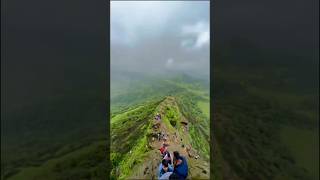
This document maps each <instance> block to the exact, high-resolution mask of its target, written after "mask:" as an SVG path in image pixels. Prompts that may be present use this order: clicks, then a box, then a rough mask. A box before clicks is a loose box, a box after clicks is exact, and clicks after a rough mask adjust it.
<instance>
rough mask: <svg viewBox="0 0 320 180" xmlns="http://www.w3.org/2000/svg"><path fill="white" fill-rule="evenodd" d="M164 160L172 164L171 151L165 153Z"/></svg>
mask: <svg viewBox="0 0 320 180" xmlns="http://www.w3.org/2000/svg"><path fill="white" fill-rule="evenodd" d="M163 159H165V160H167V161H168V163H169V164H172V158H171V154H170V152H169V151H166V152H164V157H163Z"/></svg>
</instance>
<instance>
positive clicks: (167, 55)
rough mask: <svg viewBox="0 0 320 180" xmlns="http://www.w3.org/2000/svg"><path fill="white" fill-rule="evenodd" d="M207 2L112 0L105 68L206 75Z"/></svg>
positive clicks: (207, 57)
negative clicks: (109, 42)
mask: <svg viewBox="0 0 320 180" xmlns="http://www.w3.org/2000/svg"><path fill="white" fill-rule="evenodd" d="M209 14H210V13H209V2H208V1H199V2H196V1H162V2H161V1H112V2H111V70H112V71H118V70H121V71H123V70H125V71H130V72H131V71H133V72H152V73H160V72H166V73H167V72H170V71H171V72H187V73H189V74H190V73H195V74H202V75H208V76H209V61H210V60H209V52H210V51H209V45H210V42H209V39H210V37H209V34H210V33H209V32H210V30H209Z"/></svg>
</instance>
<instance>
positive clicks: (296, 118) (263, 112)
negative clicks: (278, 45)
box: [214, 63, 319, 179]
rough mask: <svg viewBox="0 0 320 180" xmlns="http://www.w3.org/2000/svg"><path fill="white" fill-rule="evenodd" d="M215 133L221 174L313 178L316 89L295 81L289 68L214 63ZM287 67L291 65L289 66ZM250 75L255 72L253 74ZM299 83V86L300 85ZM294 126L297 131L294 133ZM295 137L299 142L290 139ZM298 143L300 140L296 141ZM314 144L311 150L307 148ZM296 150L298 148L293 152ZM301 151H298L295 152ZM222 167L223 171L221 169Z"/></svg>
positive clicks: (317, 163)
mask: <svg viewBox="0 0 320 180" xmlns="http://www.w3.org/2000/svg"><path fill="white" fill-rule="evenodd" d="M215 69H216V70H215V72H216V74H215V79H214V81H215V89H214V92H215V94H214V96H215V102H216V103H215V106H214V108H215V116H216V118H215V130H216V131H215V136H216V138H217V143H218V145H217V147H218V150H217V151H218V152H217V153H220V154H221V158H219V159H217V161H218V162H217V163H218V164H220V165H222V166H223V167H220V170H219V168H217V171H218V172H222V173H221V175H220V176H222V177H225V178H226V177H228V176H229V175H230V174H234V175H233V179H255V178H259V179H317V177H318V175H317V173H318V172H315V171H314V169H315V168H317V167H318V166H319V162H318V161H308V162H306V161H302V159H308V158H311V157H313V158H315V156H314V151H317V150H316V148H315V147H319V143H318V142H316V141H313V143H311V144H308V145H309V146H308V147H309V148H302V147H301V146H302V144H300V143H302V142H304V143H307V142H310V141H312V140H313V139H315V138H318V136H317V134H316V133H314V132H318V129H317V126H318V119H319V117H318V116H317V112H318V111H317V106H318V105H317V103H315V101H316V99H317V97H318V94H316V93H315V92H316V91H314V90H312V89H309V90H304V91H300V89H308V88H309V87H308V88H307V87H305V86H303V88H301V87H299V85H296V84H297V83H298V82H299V81H298V80H297V79H294V76H293V75H292V74H289V72H288V70H289V69H290V68H283V67H280V66H276V65H273V66H272V68H271V67H267V68H265V67H263V66H258V67H251V68H248V69H245V66H241V65H238V66H237V67H235V66H228V64H227V63H226V64H217V65H216V66H215ZM290 70H291V69H290ZM253 74H254V75H253ZM301 85H302V84H301ZM292 127H295V129H296V130H297V129H300V130H299V131H295V133H301V134H299V135H301V136H299V138H298V137H297V136H298V135H297V134H295V133H293V131H292ZM293 139H296V140H298V141H297V142H295V143H294V141H293ZM299 142H300V143H299ZM311 146H313V148H312V147H311ZM292 148H295V149H296V150H292ZM297 151H299V153H297ZM221 169H222V171H221Z"/></svg>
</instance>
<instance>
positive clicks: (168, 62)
mask: <svg viewBox="0 0 320 180" xmlns="http://www.w3.org/2000/svg"><path fill="white" fill-rule="evenodd" d="M172 65H173V59H172V58H169V59H168V60H167V62H166V67H167V68H170V67H172Z"/></svg>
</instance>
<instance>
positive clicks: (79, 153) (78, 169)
mask: <svg viewBox="0 0 320 180" xmlns="http://www.w3.org/2000/svg"><path fill="white" fill-rule="evenodd" d="M105 160H106V154H105V142H104V141H101V142H95V143H93V144H90V145H89V146H86V147H83V148H80V149H78V150H76V151H73V152H70V153H68V154H66V155H64V156H61V157H58V158H54V159H50V160H48V161H47V162H45V163H43V164H42V165H41V166H38V167H26V168H22V169H21V171H20V172H19V173H18V174H16V175H14V176H12V177H10V178H9V179H11V180H20V179H48V180H51V179H52V180H54V179H68V177H69V178H71V177H73V178H75V179H88V178H91V179H100V178H104V177H106V164H105V162H106V161H105Z"/></svg>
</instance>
